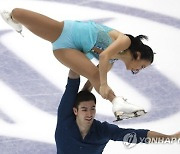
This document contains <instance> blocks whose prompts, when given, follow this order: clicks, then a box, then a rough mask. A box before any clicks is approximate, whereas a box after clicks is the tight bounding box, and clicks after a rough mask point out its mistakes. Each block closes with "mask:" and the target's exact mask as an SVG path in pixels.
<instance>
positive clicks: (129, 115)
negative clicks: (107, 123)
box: [113, 110, 147, 122]
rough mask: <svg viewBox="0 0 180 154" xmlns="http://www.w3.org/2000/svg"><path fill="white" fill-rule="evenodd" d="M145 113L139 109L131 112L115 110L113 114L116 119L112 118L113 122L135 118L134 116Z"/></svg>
mask: <svg viewBox="0 0 180 154" xmlns="http://www.w3.org/2000/svg"><path fill="white" fill-rule="evenodd" d="M146 113H147V112H146V111H144V110H139V111H136V112H132V113H124V112H115V113H114V114H115V116H116V118H117V119H116V120H114V121H113V122H117V121H122V120H128V119H132V118H136V117H139V116H142V115H144V114H146Z"/></svg>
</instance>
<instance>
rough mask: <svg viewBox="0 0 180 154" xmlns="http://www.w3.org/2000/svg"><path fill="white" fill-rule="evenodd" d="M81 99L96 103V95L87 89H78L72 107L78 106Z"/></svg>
mask: <svg viewBox="0 0 180 154" xmlns="http://www.w3.org/2000/svg"><path fill="white" fill-rule="evenodd" d="M83 101H94V103H95V104H96V97H95V96H94V94H92V93H91V92H90V91H88V90H83V91H80V92H79V93H78V94H77V96H76V100H75V103H74V107H75V108H78V106H79V104H80V103H81V102H83Z"/></svg>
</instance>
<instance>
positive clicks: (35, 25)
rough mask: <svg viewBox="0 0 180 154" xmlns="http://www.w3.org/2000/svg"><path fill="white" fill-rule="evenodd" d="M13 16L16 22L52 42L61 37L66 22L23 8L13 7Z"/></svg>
mask: <svg viewBox="0 0 180 154" xmlns="http://www.w3.org/2000/svg"><path fill="white" fill-rule="evenodd" d="M11 16H12V19H13V20H14V21H15V22H18V23H20V24H22V25H23V26H25V27H26V28H27V29H29V30H30V31H31V32H32V33H34V34H35V35H37V36H39V37H41V38H43V39H45V40H47V41H50V42H54V41H55V40H56V39H57V38H58V37H59V35H60V34H61V32H62V29H63V26H64V22H58V21H56V20H54V19H51V18H49V17H47V16H45V15H42V14H39V13H36V12H33V11H30V10H25V9H21V8H15V9H13V10H12V12H11Z"/></svg>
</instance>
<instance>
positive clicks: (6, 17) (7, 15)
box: [0, 10, 23, 36]
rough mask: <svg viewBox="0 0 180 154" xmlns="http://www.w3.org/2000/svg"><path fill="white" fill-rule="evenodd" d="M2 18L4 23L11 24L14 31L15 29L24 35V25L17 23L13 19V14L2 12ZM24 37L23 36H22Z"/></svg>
mask: <svg viewBox="0 0 180 154" xmlns="http://www.w3.org/2000/svg"><path fill="white" fill-rule="evenodd" d="M0 14H1V17H2V18H3V19H4V21H5V22H6V23H7V24H9V25H10V26H11V27H12V28H13V29H15V30H16V31H17V32H18V33H20V34H21V35H22V25H21V24H20V23H17V22H15V21H14V20H13V19H12V17H11V12H8V11H5V10H4V11H1V12H0ZM22 36H23V35H22Z"/></svg>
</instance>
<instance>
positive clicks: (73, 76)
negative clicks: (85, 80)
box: [68, 69, 80, 79]
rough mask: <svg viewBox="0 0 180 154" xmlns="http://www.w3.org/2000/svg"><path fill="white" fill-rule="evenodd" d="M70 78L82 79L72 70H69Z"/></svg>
mask: <svg viewBox="0 0 180 154" xmlns="http://www.w3.org/2000/svg"><path fill="white" fill-rule="evenodd" d="M68 77H69V78H70V79H78V78H80V75H79V74H77V73H75V72H74V71H72V70H71V69H70V70H69V75H68Z"/></svg>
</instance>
